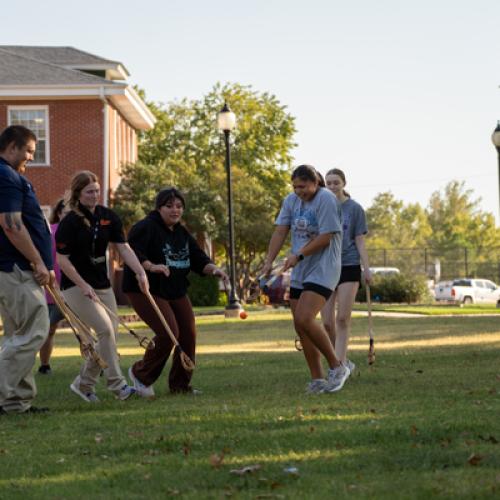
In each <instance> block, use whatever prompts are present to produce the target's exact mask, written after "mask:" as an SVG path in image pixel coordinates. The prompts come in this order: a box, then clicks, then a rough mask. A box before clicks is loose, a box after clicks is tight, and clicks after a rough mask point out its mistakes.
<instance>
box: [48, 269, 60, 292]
mask: <svg viewBox="0 0 500 500" xmlns="http://www.w3.org/2000/svg"><path fill="white" fill-rule="evenodd" d="M49 275H50V277H49V285H50V286H51V287H52V288H59V285H58V283H57V279H56V273H55V272H54V271H50V272H49Z"/></svg>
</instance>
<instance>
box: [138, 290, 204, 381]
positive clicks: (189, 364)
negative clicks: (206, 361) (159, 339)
mask: <svg viewBox="0 0 500 500" xmlns="http://www.w3.org/2000/svg"><path fill="white" fill-rule="evenodd" d="M144 295H146V297H147V299H148V300H149V303H150V304H151V307H152V308H153V309H154V311H155V313H156V314H157V316H158V318H159V319H160V321H161V324H162V325H163V328H165V331H166V332H167V334H168V336H169V337H170V340H171V341H172V342H173V344H174V346H175V348H176V349H178V351H179V355H180V358H181V363H182V366H183V367H184V369H185V370H186V371H188V372H192V371H193V370H194V369H195V364H194V362H193V361H192V360H191V358H190V357H189V356H188V355H187V354H186V353H185V352H184V351H183V350H182V347H181V346H180V344H179V341H178V340H177V339H176V338H175V335H174V334H173V332H172V330H171V329H170V327H169V326H168V323H167V321H166V320H165V317H164V316H163V314H162V312H161V310H160V308H159V307H158V304H157V303H156V302H155V299H153V296H152V295H151V292H149V290H148V291H146V292H145V294H144Z"/></svg>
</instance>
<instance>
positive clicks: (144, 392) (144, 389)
mask: <svg viewBox="0 0 500 500" xmlns="http://www.w3.org/2000/svg"><path fill="white" fill-rule="evenodd" d="M128 376H129V378H130V380H132V383H133V384H134V389H135V392H137V394H138V395H139V396H141V398H149V399H153V398H154V397H155V390H154V389H153V386H151V385H144V384H143V383H142V382H141V381H140V380H138V379H137V378H136V376H135V375H134V372H133V370H132V367H130V368H129V369H128Z"/></svg>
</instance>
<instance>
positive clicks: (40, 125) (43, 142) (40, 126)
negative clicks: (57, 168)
mask: <svg viewBox="0 0 500 500" xmlns="http://www.w3.org/2000/svg"><path fill="white" fill-rule="evenodd" d="M9 125H23V126H25V127H27V128H29V129H30V130H32V131H33V132H34V133H35V135H36V138H37V144H36V152H35V158H34V159H33V161H32V162H31V163H29V164H28V165H29V166H47V165H49V164H50V156H49V107H48V106H9Z"/></svg>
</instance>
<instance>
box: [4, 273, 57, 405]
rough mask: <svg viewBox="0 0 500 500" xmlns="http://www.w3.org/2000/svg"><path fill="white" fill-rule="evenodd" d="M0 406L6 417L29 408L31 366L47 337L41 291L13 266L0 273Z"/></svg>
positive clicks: (32, 386)
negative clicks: (0, 336) (0, 331)
mask: <svg viewBox="0 0 500 500" xmlns="http://www.w3.org/2000/svg"><path fill="white" fill-rule="evenodd" d="M0 315H1V316H2V321H3V329H4V339H3V343H2V347H1V349H0V406H1V407H2V408H3V409H4V410H5V411H6V412H8V413H20V412H23V411H26V410H27V409H28V408H30V407H31V404H32V402H33V399H34V398H35V396H36V385H35V379H34V377H33V373H32V370H33V366H34V364H35V358H36V354H37V352H38V351H39V350H40V347H41V346H42V345H43V343H44V342H45V339H46V338H47V335H48V333H49V313H48V310H47V303H46V302H45V295H44V293H43V290H42V288H41V287H40V285H38V283H37V282H36V281H35V279H34V278H33V273H32V272H30V271H22V270H21V269H19V268H18V267H17V266H14V269H13V270H12V272H10V273H5V272H2V271H0Z"/></svg>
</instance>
